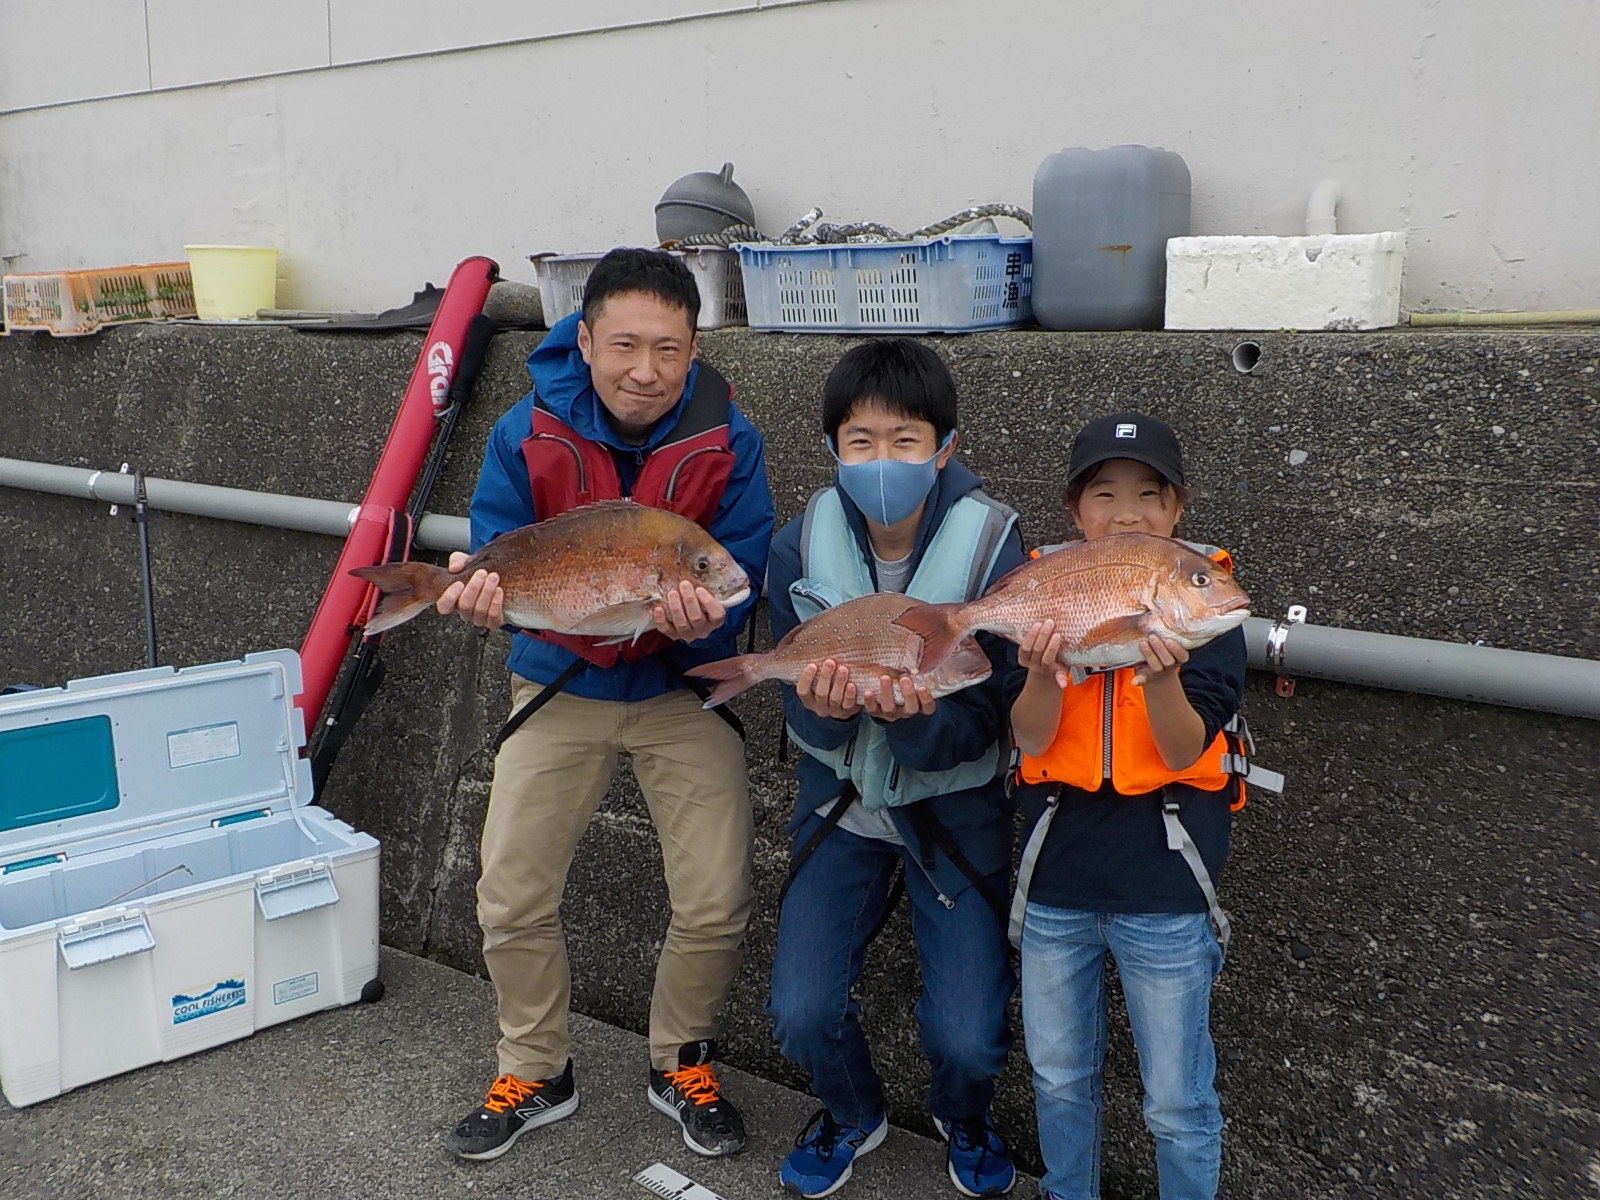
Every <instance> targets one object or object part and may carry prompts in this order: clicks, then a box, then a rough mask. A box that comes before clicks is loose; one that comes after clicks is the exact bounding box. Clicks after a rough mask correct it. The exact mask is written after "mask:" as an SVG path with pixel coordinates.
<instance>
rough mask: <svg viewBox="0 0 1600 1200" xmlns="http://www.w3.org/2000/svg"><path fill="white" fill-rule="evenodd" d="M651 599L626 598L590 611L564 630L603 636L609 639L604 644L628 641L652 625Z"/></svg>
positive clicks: (587, 635) (585, 634) (584, 634)
mask: <svg viewBox="0 0 1600 1200" xmlns="http://www.w3.org/2000/svg"><path fill="white" fill-rule="evenodd" d="M651 603H652V602H651V601H648V600H626V601H624V602H623V603H621V604H613V605H611V606H609V607H607V608H602V609H600V610H599V611H597V612H592V613H590V614H589V615H588V616H587V617H585V618H584V619H583V620H581V621H579V622H578V623H577V624H575V625H573V626H572V628H570V629H567V630H564V631H563V632H566V633H575V634H580V635H582V636H584V637H603V638H609V639H610V640H609V641H607V642H605V643H602V644H604V645H616V644H618V643H620V642H629V641H632V640H633V639H635V638H637V637H638V636H639V635H640V634H642V633H645V632H647V631H648V630H649V629H650V628H651V627H652V625H653V622H652V621H651V620H650V608H651Z"/></svg>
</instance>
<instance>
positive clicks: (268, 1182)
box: [0, 949, 1036, 1200]
mask: <svg viewBox="0 0 1600 1200" xmlns="http://www.w3.org/2000/svg"><path fill="white" fill-rule="evenodd" d="M382 968H383V978H384V982H385V985H386V988H387V994H386V995H385V997H384V998H383V1000H382V1001H380V1002H379V1003H377V1004H372V1005H363V1004H357V1005H352V1006H350V1007H347V1008H341V1009H335V1010H332V1011H330V1012H325V1013H319V1014H317V1015H316V1016H312V1017H307V1018H304V1019H303V1020H300V1021H293V1022H290V1023H288V1024H286V1025H279V1026H275V1027H273V1028H270V1029H266V1030H263V1031H261V1032H260V1033H258V1034H256V1035H255V1036H254V1037H250V1038H246V1039H245V1040H243V1041H239V1042H233V1043H230V1044H229V1045H225V1046H219V1047H217V1048H216V1049H214V1050H208V1051H205V1052H203V1053H201V1054H197V1055H193V1056H191V1057H189V1058H183V1059H179V1060H177V1061H175V1062H170V1063H161V1064H157V1065H155V1066H152V1067H147V1068H144V1069H143V1070H139V1071H134V1072H131V1073H129V1074H126V1075H120V1076H116V1077H114V1078H112V1079H107V1080H103V1081H102V1082H100V1083H95V1084H90V1085H88V1086H86V1087H83V1088H79V1089H78V1090H76V1091H72V1092H68V1093H66V1094H64V1095H62V1096H59V1097H57V1098H55V1099H53V1100H47V1101H44V1102H42V1103H40V1104H36V1105H32V1106H30V1107H28V1108H24V1109H10V1108H5V1107H3V1106H0V1196H4V1197H6V1200H36V1198H37V1200H46V1198H48V1200H62V1198H64V1197H91V1196H92V1197H95V1198H96V1200H133V1198H136V1197H138V1198H143V1197H152V1198H154V1197H160V1198H162V1200H186V1198H190V1197H194V1198H199V1197H205V1198H207V1200H210V1198H213V1197H226V1196H235V1197H247V1198H250V1200H255V1198H257V1197H263V1198H264V1197H279V1196H284V1197H297V1198H299V1197H308V1198H313V1200H321V1198H322V1197H330V1198H331V1197H338V1198H340V1200H345V1198H350V1197H360V1196H383V1197H385V1198H386V1200H411V1198H413V1197H415V1198H418V1200H421V1198H424V1197H425V1198H427V1200H436V1198H438V1197H472V1198H474V1200H476V1198H479V1197H495V1196H515V1197H517V1198H518V1200H546V1198H548V1200H587V1198H589V1197H595V1198H599V1197H605V1198H606V1200H627V1198H629V1197H638V1198H639V1200H648V1198H649V1196H650V1195H651V1193H650V1192H648V1191H646V1190H645V1189H644V1188H643V1187H642V1186H641V1185H639V1184H637V1183H635V1182H633V1177H634V1175H635V1174H637V1173H638V1172H639V1171H641V1170H643V1169H644V1168H646V1167H649V1166H651V1165H652V1164H654V1163H665V1164H666V1165H667V1166H669V1167H672V1168H673V1169H675V1170H676V1171H678V1172H680V1173H681V1174H683V1175H686V1176H688V1178H689V1179H691V1180H693V1181H694V1182H695V1183H698V1184H700V1185H701V1186H702V1187H705V1188H709V1189H710V1190H711V1191H713V1192H714V1193H716V1194H717V1195H719V1196H721V1197H723V1198H724V1200H746V1198H753V1197H761V1196H770V1197H777V1196H781V1195H783V1192H782V1191H781V1189H780V1188H779V1187H778V1163H779V1160H780V1159H781V1158H782V1156H783V1155H784V1154H785V1153H786V1152H787V1151H788V1150H789V1148H790V1146H791V1144H792V1139H793V1137H794V1135H795V1133H796V1132H798V1131H799V1129H800V1128H801V1126H802V1125H803V1124H804V1123H805V1122H806V1120H807V1118H808V1117H809V1116H810V1115H811V1113H812V1112H814V1111H815V1109H816V1101H815V1100H813V1099H812V1098H811V1097H809V1096H805V1095H802V1094H801V1093H799V1092H795V1091H791V1090H789V1089H787V1088H784V1087H780V1086H779V1085H777V1084H774V1083H768V1082H766V1081H764V1080H761V1079H758V1078H756V1077H755V1076H753V1075H749V1074H746V1073H745V1072H743V1071H737V1070H734V1069H732V1068H726V1067H724V1068H721V1069H720V1071H719V1075H720V1077H721V1079H722V1081H723V1086H724V1090H725V1091H726V1092H727V1094H728V1096H729V1097H730V1098H731V1099H733V1100H734V1101H735V1102H736V1103H738V1105H739V1106H740V1108H741V1109H742V1110H743V1112H744V1115H745V1121H746V1123H747V1125H748V1127H749V1131H750V1141H749V1144H748V1146H747V1147H746V1148H745V1150H744V1151H743V1152H742V1153H741V1154H739V1155H737V1156H735V1157H732V1158H728V1159H706V1158H702V1157H700V1156H699V1155H696V1154H694V1153H691V1152H690V1151H689V1150H688V1149H687V1148H686V1147H685V1146H684V1144H683V1141H682V1139H681V1137H680V1135H679V1133H678V1129H677V1126H676V1125H674V1124H673V1123H672V1122H671V1121H669V1120H668V1119H667V1118H666V1117H664V1116H663V1115H661V1114H660V1113H658V1112H657V1111H656V1110H655V1109H653V1108H651V1107H650V1106H649V1105H648V1104H647V1103H646V1101H645V1098H644V1080H645V1065H646V1061H647V1055H646V1045H645V1039H644V1038H642V1037H640V1036H639V1035H637V1034H634V1033H629V1032H626V1031H624V1030H621V1029H616V1028H613V1027H611V1026H609V1025H602V1024H600V1023H599V1022H597V1021H592V1020H589V1019H587V1018H584V1017H577V1016H575V1017H574V1018H573V1042H574V1045H573V1058H574V1061H575V1063H576V1067H575V1070H576V1074H577V1083H578V1092H579V1096H580V1098H581V1104H580V1107H579V1110H578V1112H577V1113H576V1114H575V1115H574V1116H573V1117H571V1118H570V1119H568V1120H566V1121H562V1122H559V1123H558V1124H556V1125H553V1126H550V1127H549V1128H546V1129H539V1130H533V1131H531V1132H529V1133H527V1134H526V1135H524V1136H523V1137H522V1138H521V1139H520V1140H519V1141H518V1142H517V1144H516V1145H515V1146H514V1147H513V1148H512V1149H511V1151H510V1152H509V1153H507V1154H506V1155H505V1156H503V1157H502V1158H499V1159H496V1160H494V1161H491V1162H482V1163H469V1162H462V1161H461V1160H459V1159H456V1158H454V1157H452V1156H451V1155H450V1154H449V1153H447V1152H446V1150H445V1148H444V1143H443V1138H444V1135H445V1133H446V1132H447V1131H448V1130H449V1129H450V1127H451V1126H452V1125H453V1124H454V1123H455V1122H456V1120H457V1119H459V1118H460V1117H461V1116H462V1115H463V1114H464V1113H466V1112H467V1111H468V1110H470V1109H471V1108H472V1107H473V1106H474V1104H475V1103H476V1102H477V1101H478V1100H480V1099H481V1097H482V1094H483V1091H484V1088H485V1087H486V1086H487V1084H488V1083H489V1081H490V1079H491V1078H492V1075H493V1071H494V1062H493V1047H494V1040H495V1037H496V1036H497V1034H496V1027H495V1019H494V991H493V988H492V987H491V986H490V984H489V983H488V982H487V981H485V980H483V979H479V978H476V977H474V976H470V975H465V974H462V973H461V972H459V971H455V970H452V969H450V968H449V967H443V966H439V965H438V964H436V963H433V962H430V961H429V960H427V959H424V958H417V957H413V956H411V955H407V954H402V953H400V952H398V951H394V950H389V949H385V950H384V952H383V960H382ZM1035 1191H1036V1186H1035V1184H1034V1181H1033V1180H1031V1179H1019V1180H1018V1183H1017V1188H1016V1191H1015V1195H1016V1196H1018V1197H1031V1196H1033V1195H1034V1194H1035ZM842 1196H843V1197H845V1198H847V1200H890V1198H893V1200H904V1198H906V1197H913V1196H948V1197H951V1198H954V1197H956V1196H957V1192H956V1191H955V1189H954V1187H953V1186H952V1185H951V1184H950V1181H949V1180H948V1179H947V1178H946V1176H945V1174H944V1154H943V1147H942V1145H941V1144H940V1143H939V1142H937V1141H936V1140H935V1139H934V1138H933V1137H932V1136H931V1131H921V1130H919V1131H907V1130H903V1129H895V1130H894V1131H893V1132H892V1134H891V1135H890V1137H889V1138H888V1140H887V1141H886V1142H885V1143H884V1144H883V1146H882V1147H881V1148H880V1149H878V1150H876V1151H874V1152H873V1153H872V1154H871V1155H869V1156H868V1157H866V1158H864V1159H862V1160H861V1163H860V1164H859V1166H858V1167H857V1168H856V1172H855V1174H854V1176H853V1177H852V1178H851V1180H850V1182H849V1183H848V1184H847V1185H846V1187H845V1191H844V1192H843V1193H842ZM702 1200H703V1198H702Z"/></svg>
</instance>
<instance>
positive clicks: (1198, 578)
mask: <svg viewBox="0 0 1600 1200" xmlns="http://www.w3.org/2000/svg"><path fill="white" fill-rule="evenodd" d="M1189 582H1190V583H1192V584H1194V585H1195V587H1198V588H1203V587H1210V586H1211V576H1210V575H1207V574H1206V573H1205V572H1204V571H1196V572H1195V573H1194V574H1193V575H1191V576H1189Z"/></svg>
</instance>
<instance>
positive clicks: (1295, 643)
mask: <svg viewBox="0 0 1600 1200" xmlns="http://www.w3.org/2000/svg"><path fill="white" fill-rule="evenodd" d="M0 486H4V487H14V488H24V489H27V490H31V491H36V492H49V493H52V494H55V495H59V496H76V497H78V498H79V499H83V500H98V501H103V502H105V503H110V504H132V503H134V482H133V476H131V475H123V474H119V473H118V472H116V471H89V470H86V469H84V468H82V467H61V466H54V465H52V464H49V463H36V462H26V461H24V460H22V459H16V458H0ZM145 489H146V493H147V496H148V501H149V506H150V507H151V508H157V509H163V510H165V511H167V512H179V513H186V514H188V515H190V516H196V517H213V518H216V519H219V520H225V521H239V522H243V523H245V524H250V525H266V526H270V527H273V528H278V529H294V530H299V531H302V532H305V533H323V534H328V535H330V536H333V537H341V538H342V537H344V536H345V535H346V534H347V533H348V532H349V529H350V523H351V522H352V521H353V520H354V519H355V515H356V513H357V512H358V511H359V506H358V505H356V506H352V505H349V504H342V503H340V502H338V501H336V500H308V499H304V498H302V497H299V496H281V495H275V494H273V493H270V492H252V491H245V490H243V489H240V488H227V487H215V486H212V485H210V484H201V483H183V482H180V481H178V480H173V479H149V478H147V479H146V480H145ZM467 542H468V524H467V519H466V518H465V517H447V516H440V515H439V514H436V513H428V514H426V515H425V516H424V517H423V518H422V520H421V522H419V524H418V526H417V537H416V543H417V544H418V545H420V546H424V547H426V548H428V549H430V550H465V549H467ZM1244 633H1245V644H1246V646H1247V647H1248V653H1249V663H1250V666H1251V667H1253V668H1255V669H1257V670H1262V671H1271V672H1274V673H1276V674H1277V675H1279V676H1280V677H1284V676H1289V677H1299V678H1311V679H1328V680H1332V681H1334V682H1339V683H1355V684H1361V685H1364V686H1366V687H1378V688H1387V689H1390V690H1393V691H1401V692H1415V693H1419V694H1422V695H1430V696H1444V697H1447V698H1449V699H1454V700H1472V701H1476V702H1478V703H1480V704H1499V705H1504V706H1506V707H1510V708H1525V709H1532V710H1534V711H1535V712H1549V713H1559V714H1561V715H1563V716H1570V717H1587V718H1589V719H1590V720H1600V662H1592V661H1590V660H1589V659H1584V658H1566V657H1563V656H1561V655H1556V654H1534V653H1531V652H1529V651H1525V650H1501V649H1497V648H1495V647H1492V646H1473V645H1464V644H1461V643H1457V642H1438V641H1432V640H1429V639H1425V638H1410V637H1397V636H1395V635H1393V634H1386V633H1363V632H1361V631H1360V630H1355V629H1336V628H1334V627H1332V626H1327V625H1308V624H1306V623H1304V622H1303V621H1300V620H1290V621H1269V620H1266V619H1264V618H1262V617H1251V618H1250V619H1249V620H1247V621H1246V622H1245V623H1244Z"/></svg>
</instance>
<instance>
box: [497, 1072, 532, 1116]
mask: <svg viewBox="0 0 1600 1200" xmlns="http://www.w3.org/2000/svg"><path fill="white" fill-rule="evenodd" d="M543 1086H544V1084H542V1083H524V1082H523V1081H522V1080H520V1079H518V1078H517V1077H516V1076H515V1075H502V1076H500V1078H499V1079H496V1080H495V1081H494V1082H493V1083H492V1084H490V1085H489V1098H488V1099H487V1100H485V1101H484V1102H483V1106H484V1107H485V1108H487V1109H488V1110H489V1111H490V1112H497V1113H503V1112H505V1111H506V1109H508V1108H514V1107H516V1106H517V1105H518V1104H521V1103H522V1102H523V1101H524V1100H526V1099H527V1098H528V1097H529V1096H531V1095H533V1094H534V1093H535V1092H536V1091H538V1090H539V1089H540V1088H542V1087H543Z"/></svg>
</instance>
